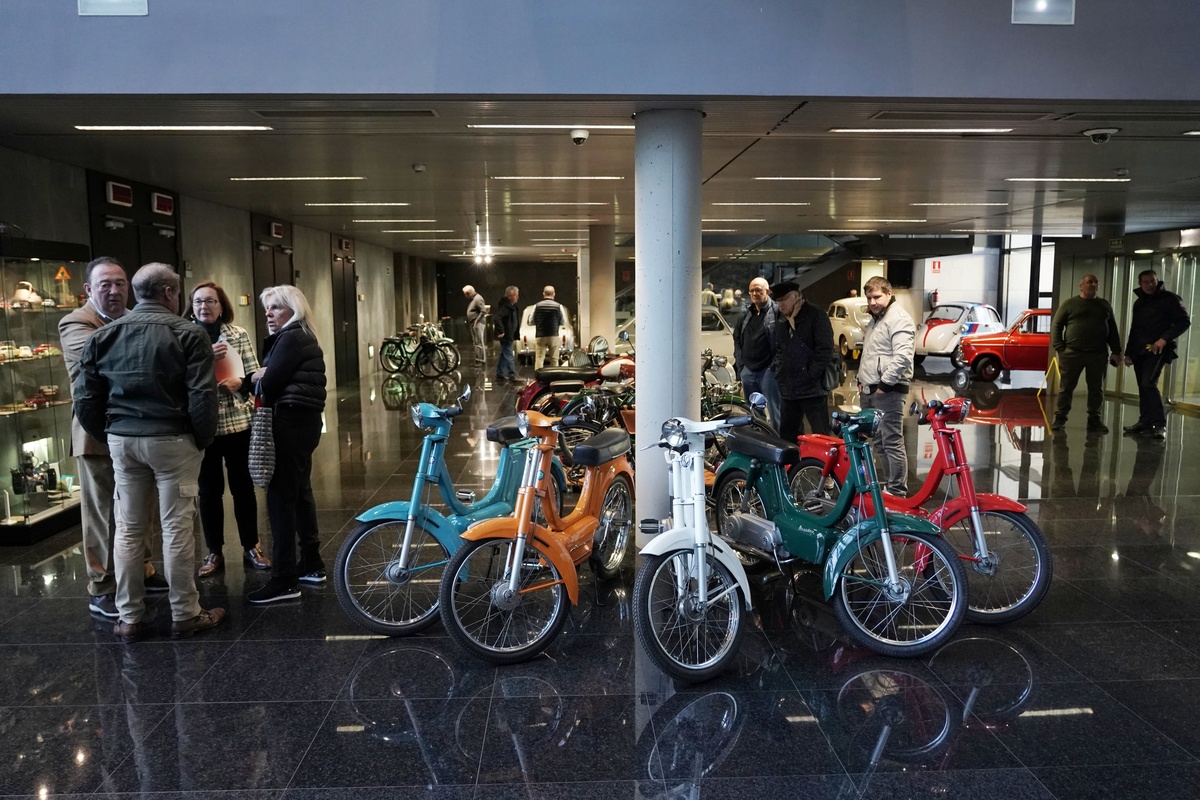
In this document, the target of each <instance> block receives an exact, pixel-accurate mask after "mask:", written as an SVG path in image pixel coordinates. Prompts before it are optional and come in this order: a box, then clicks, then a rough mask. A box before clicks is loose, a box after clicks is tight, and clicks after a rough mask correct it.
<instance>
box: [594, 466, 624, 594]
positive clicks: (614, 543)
mask: <svg viewBox="0 0 1200 800" xmlns="http://www.w3.org/2000/svg"><path fill="white" fill-rule="evenodd" d="M632 528H633V485H632V484H630V482H629V478H627V477H625V476H624V475H617V476H615V477H614V478H613V479H612V483H610V484H609V485H608V491H606V492H605V493H604V500H603V501H602V502H601V503H600V525H599V527H598V528H596V537H597V538H596V544H595V549H594V551H593V555H594V556H595V558H596V563H597V567H596V571H597V572H598V573H599V574H600V577H601V578H612V577H615V576H616V575H617V574H618V573H620V571H621V565H622V564H624V563H625V554H626V553H627V552H629V533H630V531H631V530H632Z"/></svg>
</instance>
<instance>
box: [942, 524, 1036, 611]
mask: <svg viewBox="0 0 1200 800" xmlns="http://www.w3.org/2000/svg"><path fill="white" fill-rule="evenodd" d="M979 516H980V518H981V520H982V522H983V538H984V540H985V541H986V542H987V546H988V557H987V558H986V559H979V558H978V551H977V550H976V548H975V534H974V531H973V530H972V527H971V518H970V517H965V518H963V519H961V520H959V521H958V522H956V523H954V524H953V525H951V526H950V527H949V529H947V530H946V532H945V538H946V540H947V541H948V542H950V545H951V546H952V547H953V548H954V549H955V550H957V551H958V552H959V554H960V555H961V556H962V557H963V566H964V567H965V568H966V573H967V583H968V588H967V619H968V620H970V621H971V622H980V623H983V624H985V625H1000V624H1002V623H1005V622H1012V621H1013V620H1015V619H1020V618H1021V617H1023V616H1025V615H1026V614H1028V613H1029V612H1030V611H1033V610H1034V609H1035V608H1037V606H1038V604H1039V603H1041V602H1042V599H1043V598H1045V596H1046V592H1048V591H1049V590H1050V579H1051V577H1052V575H1053V573H1054V563H1053V560H1052V558H1051V556H1050V549H1049V548H1048V547H1047V546H1046V539H1045V537H1044V536H1043V535H1042V531H1041V529H1040V528H1038V526H1037V524H1036V523H1034V521H1033V520H1031V519H1030V518H1029V517H1028V516H1027V515H1025V514H1023V513H1017V512H1012V511H981V512H979Z"/></svg>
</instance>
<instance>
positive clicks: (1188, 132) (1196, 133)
mask: <svg viewBox="0 0 1200 800" xmlns="http://www.w3.org/2000/svg"><path fill="white" fill-rule="evenodd" d="M1183 135H1184V136H1200V131H1184V132H1183Z"/></svg>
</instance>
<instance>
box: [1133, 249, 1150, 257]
mask: <svg viewBox="0 0 1200 800" xmlns="http://www.w3.org/2000/svg"><path fill="white" fill-rule="evenodd" d="M1153 253H1154V251H1153V250H1147V249H1142V250H1134V251H1133V254H1134V255H1137V256H1148V255H1153Z"/></svg>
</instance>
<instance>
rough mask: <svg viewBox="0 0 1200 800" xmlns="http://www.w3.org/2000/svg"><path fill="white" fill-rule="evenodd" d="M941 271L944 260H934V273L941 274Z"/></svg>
mask: <svg viewBox="0 0 1200 800" xmlns="http://www.w3.org/2000/svg"><path fill="white" fill-rule="evenodd" d="M941 271H942V262H940V261H934V262H933V268H932V272H933V274H934V275H938V274H940V273H941Z"/></svg>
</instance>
